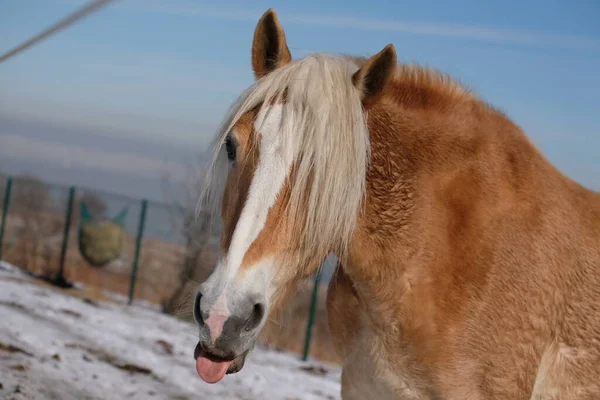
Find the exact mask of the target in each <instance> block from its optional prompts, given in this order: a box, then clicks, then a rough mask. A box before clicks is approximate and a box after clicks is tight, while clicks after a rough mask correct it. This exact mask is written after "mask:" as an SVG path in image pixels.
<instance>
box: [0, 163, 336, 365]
mask: <svg viewBox="0 0 600 400" xmlns="http://www.w3.org/2000/svg"><path fill="white" fill-rule="evenodd" d="M0 196H1V197H0V199H1V201H2V202H1V204H2V214H1V217H2V220H1V222H0V260H3V261H6V262H9V263H11V264H14V265H16V266H19V267H20V268H23V269H24V270H26V271H27V272H29V273H31V274H32V275H34V276H37V277H41V278H44V279H45V280H47V281H50V282H51V283H53V284H56V285H59V286H61V287H66V288H69V287H72V286H73V284H74V283H77V284H79V285H80V287H81V285H83V287H86V288H87V287H93V288H98V289H101V290H102V292H103V296H112V297H113V298H114V299H116V300H121V301H123V302H127V303H128V304H132V303H133V302H134V301H136V302H137V303H138V304H141V303H140V302H146V303H150V304H154V305H159V306H160V305H162V306H163V307H164V306H165V304H166V301H167V299H168V298H170V296H171V297H172V295H173V293H175V291H176V289H177V288H179V287H180V286H181V282H182V278H183V280H185V277H184V276H183V275H182V273H183V266H184V264H185V263H186V262H188V261H189V258H190V257H189V249H188V248H186V237H185V234H184V233H183V231H184V227H185V221H184V220H183V219H184V217H183V215H182V214H181V213H180V212H179V213H178V212H177V209H176V208H175V207H173V206H170V205H168V204H164V203H160V202H154V201H149V200H147V199H134V198H130V197H127V196H122V195H118V194H114V193H108V192H103V191H99V190H93V189H89V188H84V187H75V186H70V187H66V186H61V185H54V184H52V185H51V184H47V183H46V182H43V181H41V180H39V179H37V178H32V177H19V178H14V177H6V176H2V175H0ZM82 203H85V205H86V207H87V209H89V210H90V212H91V213H95V214H96V216H100V217H102V218H104V219H109V218H110V217H111V216H113V215H115V214H117V213H119V211H120V210H121V211H123V210H126V212H124V213H123V215H126V218H124V220H123V231H124V234H125V236H124V240H123V246H122V248H121V253H120V255H119V257H118V259H116V260H115V261H114V262H112V263H110V264H109V265H108V266H106V267H102V268H98V267H94V266H91V265H90V264H89V263H88V262H86V259H85V258H84V257H82V255H81V253H80V247H81V243H82V242H81V238H80V234H81V226H82V218H83V214H82V206H81V205H82ZM216 243H218V239H217V240H214V238H211V240H209V241H208V242H207V244H206V245H205V248H204V249H203V251H202V252H201V253H199V254H201V255H200V256H198V257H197V258H194V262H200V263H205V264H207V267H206V269H207V270H209V269H210V265H214V261H215V258H214V247H215V246H216ZM186 257H187V258H186ZM196 279H198V278H197V277H196ZM326 280H327V277H325V278H323V277H322V276H321V275H317V276H315V277H314V279H313V281H312V282H311V283H310V286H311V289H312V290H308V292H310V296H309V298H306V297H298V298H297V299H292V300H293V301H292V303H293V305H292V306H291V307H292V308H293V310H292V311H291V312H290V314H293V318H294V321H293V322H294V323H295V324H297V323H298V310H302V311H303V312H306V320H305V329H304V335H303V337H302V338H296V339H294V340H297V343H292V344H290V343H288V342H289V341H287V342H286V341H285V340H276V341H275V342H276V343H275V344H276V346H277V347H280V348H282V349H283V350H292V351H296V352H298V353H300V354H301V357H302V359H303V360H307V359H308V358H309V356H310V355H311V354H313V357H315V356H316V358H321V359H326V360H328V361H332V357H331V356H328V354H326V353H328V351H329V349H330V347H331V346H330V344H329V342H328V340H329V339H328V337H327V329H326V328H324V326H325V327H326V323H325V322H324V318H325V315H324V308H325V307H324V296H323V295H322V294H321V295H319V292H324V285H322V283H323V282H325V281H326ZM306 286H308V285H306ZM306 294H308V293H304V295H306ZM301 302H303V304H302V303H301ZM283 325H284V326H285V324H283ZM297 328H298V327H295V328H294V329H293V331H294V335H296V334H297V332H301V331H302V329H297ZM315 328H317V332H316V336H315V333H314V331H315ZM290 331H292V329H290ZM288 333H289V332H288ZM288 333H285V334H288ZM294 337H296V336H294ZM315 337H316V340H315ZM315 344H318V346H317V347H318V349H317V351H316V352H315V351H313V350H312V349H314V348H315ZM319 349H320V350H319ZM324 349H325V350H324ZM315 353H316V354H315Z"/></svg>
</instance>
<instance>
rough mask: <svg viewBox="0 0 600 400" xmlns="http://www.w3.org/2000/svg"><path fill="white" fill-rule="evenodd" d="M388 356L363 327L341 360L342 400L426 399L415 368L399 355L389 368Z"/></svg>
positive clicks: (369, 330)
mask: <svg viewBox="0 0 600 400" xmlns="http://www.w3.org/2000/svg"><path fill="white" fill-rule="evenodd" d="M388 355H389V351H386V349H385V346H384V344H383V342H382V341H381V340H380V339H379V336H378V335H377V334H376V333H375V332H374V331H373V330H372V329H371V328H370V327H369V326H368V325H363V327H362V328H361V331H360V333H359V334H358V335H357V337H355V341H354V343H353V344H352V346H351V347H350V349H349V351H348V352H347V353H346V357H345V359H344V364H343V373H342V399H343V400H354V399H369V398H370V399H381V400H388V399H390V400H391V399H394V400H396V399H407V400H408V399H411V400H412V399H429V398H430V396H428V395H427V394H426V390H425V388H426V387H427V384H426V382H424V381H423V378H420V377H419V376H418V373H416V371H415V370H414V366H415V364H414V363H411V362H410V361H409V359H408V358H404V357H402V356H401V355H399V356H398V357H395V359H394V365H393V366H392V365H391V364H390V362H389V359H388V357H389V356H388Z"/></svg>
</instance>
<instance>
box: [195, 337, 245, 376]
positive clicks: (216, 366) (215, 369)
mask: <svg viewBox="0 0 600 400" xmlns="http://www.w3.org/2000/svg"><path fill="white" fill-rule="evenodd" d="M247 354H248V352H244V353H242V354H240V355H238V356H234V355H228V356H225V357H222V356H218V355H215V354H213V353H211V352H209V351H207V350H205V349H204V348H202V346H201V344H200V343H198V345H196V349H195V350H194V359H195V360H196V371H197V372H198V375H199V376H200V378H202V380H203V381H204V382H206V383H217V382H219V381H220V380H221V379H223V377H224V376H225V375H229V374H235V373H236V372H239V371H241V369H242V368H243V366H244V362H245V361H246V355H247Z"/></svg>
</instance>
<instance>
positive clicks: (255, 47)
mask: <svg viewBox="0 0 600 400" xmlns="http://www.w3.org/2000/svg"><path fill="white" fill-rule="evenodd" d="M290 61H292V55H291V53H290V50H289V49H288V46H287V42H286V40H285V33H284V32H283V28H282V27H281V24H280V23H279V19H278V18H277V14H276V13H275V10H273V9H272V8H270V9H268V10H267V12H265V13H264V14H263V16H262V17H261V18H260V20H259V21H258V24H257V25H256V29H255V30H254V40H253V41H252V69H253V70H254V76H255V77H256V79H260V78H262V77H263V76H265V75H267V74H268V73H269V72H271V71H273V70H274V69H276V68H279V67H281V66H283V65H285V64H287V63H289V62H290Z"/></svg>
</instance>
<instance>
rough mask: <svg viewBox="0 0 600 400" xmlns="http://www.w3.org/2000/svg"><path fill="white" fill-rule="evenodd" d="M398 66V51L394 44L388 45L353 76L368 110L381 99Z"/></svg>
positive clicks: (353, 81) (353, 80)
mask: <svg viewBox="0 0 600 400" xmlns="http://www.w3.org/2000/svg"><path fill="white" fill-rule="evenodd" d="M396 65H397V58H396V49H395V48H394V45H393V44H388V45H387V46H385V47H384V48H383V50H381V51H380V52H379V53H377V54H375V55H374V56H372V57H371V58H369V59H368V60H367V61H365V63H364V64H363V65H362V66H361V67H360V69H359V70H358V71H356V72H355V73H354V75H352V83H353V84H354V86H356V88H357V89H358V90H360V92H361V98H362V102H363V105H364V106H365V107H367V108H368V107H369V106H371V105H372V104H374V103H375V102H376V101H377V99H379V97H380V96H381V94H382V92H383V88H384V87H385V85H386V83H387V82H388V80H389V78H390V77H391V76H392V75H393V74H394V71H395V70H396Z"/></svg>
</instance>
